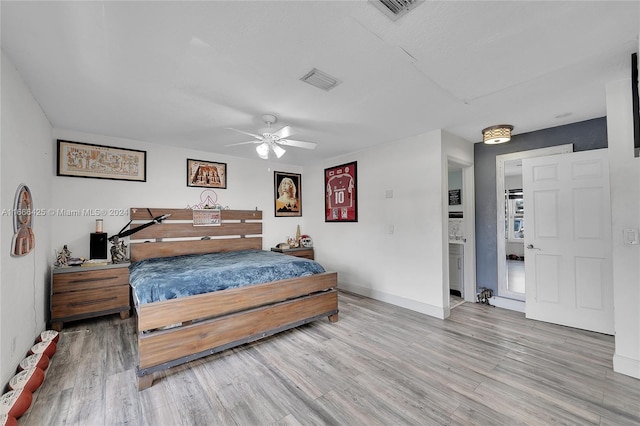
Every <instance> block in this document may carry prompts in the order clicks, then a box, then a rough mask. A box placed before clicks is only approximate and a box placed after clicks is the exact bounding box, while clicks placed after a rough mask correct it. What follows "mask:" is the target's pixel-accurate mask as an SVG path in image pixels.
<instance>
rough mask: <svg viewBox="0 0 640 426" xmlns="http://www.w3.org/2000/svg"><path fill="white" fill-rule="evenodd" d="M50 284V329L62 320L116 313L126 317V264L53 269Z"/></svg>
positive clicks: (54, 327) (63, 321)
mask: <svg viewBox="0 0 640 426" xmlns="http://www.w3.org/2000/svg"><path fill="white" fill-rule="evenodd" d="M52 275H53V276H52V280H51V282H52V285H51V328H52V329H54V330H56V331H60V330H62V327H63V325H64V323H65V322H68V321H75V320H79V319H84V318H92V317H97V316H102V315H107V314H114V313H119V314H120V318H122V319H125V318H129V313H130V309H131V306H130V304H129V291H130V290H129V263H117V264H109V265H106V266H88V267H82V268H55V269H53V272H52Z"/></svg>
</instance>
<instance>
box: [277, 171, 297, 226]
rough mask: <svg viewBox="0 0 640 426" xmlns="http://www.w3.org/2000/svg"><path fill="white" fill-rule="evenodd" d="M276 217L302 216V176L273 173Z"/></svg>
mask: <svg viewBox="0 0 640 426" xmlns="http://www.w3.org/2000/svg"><path fill="white" fill-rule="evenodd" d="M273 176H274V182H273V187H274V194H275V195H274V202H275V212H276V217H288V216H302V175H299V174H297V173H286V172H274V173H273Z"/></svg>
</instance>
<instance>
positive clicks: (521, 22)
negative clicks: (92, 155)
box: [0, 0, 640, 164]
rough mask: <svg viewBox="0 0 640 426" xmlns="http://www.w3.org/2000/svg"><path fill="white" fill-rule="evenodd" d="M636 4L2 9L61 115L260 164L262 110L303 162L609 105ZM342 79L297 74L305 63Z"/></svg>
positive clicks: (7, 47)
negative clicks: (308, 79)
mask: <svg viewBox="0 0 640 426" xmlns="http://www.w3.org/2000/svg"><path fill="white" fill-rule="evenodd" d="M638 5H639V3H638V2H636V1H623V2H615V1H585V2H579V1H567V2H556V1H554V2H552V1H536V2H525V1H429V0H427V1H426V2H425V3H423V4H421V5H419V6H418V7H417V8H415V9H414V10H413V11H411V12H410V13H408V14H407V15H405V16H404V17H402V18H400V19H399V20H397V21H395V22H393V21H391V20H390V19H388V18H387V17H386V16H385V15H383V14H382V13H381V12H380V11H379V10H378V9H377V8H376V7H374V6H373V5H372V4H370V2H368V1H365V0H360V1H302V0H300V1H195V2H184V1H176V2H173V1H160V2H150V1H138V2H112V1H87V2H10V1H2V2H1V3H0V7H1V10H0V13H1V19H2V33H1V37H2V50H3V51H4V53H5V54H6V55H7V56H8V57H9V58H11V60H12V61H13V63H14V64H15V66H16V67H17V68H18V70H19V72H20V74H21V75H22V76H23V78H24V80H25V82H26V84H27V85H28V86H29V87H30V89H31V91H32V93H33V94H34V96H35V98H36V99H37V101H38V102H39V104H40V105H41V107H42V109H43V110H44V112H45V113H46V115H47V116H48V118H49V120H50V121H51V124H52V125H53V126H54V127H57V128H62V129H72V130H78V131H82V132H89V133H95V134H103V135H109V136H116V137H123V138H129V139H136V140H142V141H147V142H153V143H159V144H168V145H177V146H183V147H187V148H193V149H199V150H203V151H210V152H215V153H222V154H226V155H233V156H240V157H251V158H255V157H256V153H255V150H254V149H253V145H240V146H234V147H227V146H226V145H228V144H232V143H235V142H241V141H245V140H248V139H250V138H248V137H247V136H244V135H242V134H239V133H235V132H232V131H230V130H227V129H225V128H226V127H234V128H238V129H242V130H244V131H249V132H256V131H258V130H259V129H260V128H262V127H264V123H263V122H262V121H261V115H262V114H263V113H273V114H275V115H276V116H278V118H279V121H278V123H276V125H275V126H274V127H275V128H279V127H281V126H283V125H290V126H292V127H293V128H294V130H295V135H294V136H292V138H294V139H299V140H304V141H312V142H317V143H318V147H317V148H316V150H314V151H308V150H303V149H299V148H288V150H287V154H286V155H285V156H284V157H283V158H282V159H281V160H279V161H281V162H286V163H290V164H308V163H309V162H311V161H314V160H316V159H319V158H331V157H335V156H337V155H341V154H344V153H348V152H352V151H357V150H361V149H365V148H367V147H369V146H373V145H378V144H382V143H387V142H391V141H394V140H398V139H401V138H405V137H409V136H413V135H417V134H421V133H424V132H428V131H431V130H434V129H444V130H446V131H448V132H450V133H452V134H454V135H458V136H460V137H462V138H464V139H466V140H468V141H469V142H471V143H473V142H478V141H480V139H481V130H482V129H483V128H484V127H487V126H490V125H494V124H501V123H509V124H512V125H514V127H515V129H514V134H518V133H524V132H529V131H534V130H538V129H542V128H548V127H554V126H559V125H562V124H567V123H573V122H577V121H582V120H586V119H591V118H596V117H602V116H604V115H605V114H606V111H605V84H606V83H607V82H609V81H612V80H617V79H620V78H628V77H629V75H630V55H631V53H632V52H635V51H637V50H638V28H639V25H638V18H639V15H640V14H639V11H638ZM314 67H315V68H319V69H320V70H322V71H324V72H327V73H329V74H331V75H333V76H335V77H337V78H338V79H339V80H341V81H342V83H341V84H340V85H339V86H337V87H336V88H334V89H333V90H331V91H328V92H327V91H323V90H320V89H317V88H315V87H312V86H310V85H308V84H305V83H303V82H301V81H300V78H301V77H302V76H303V75H305V74H306V73H307V72H308V71H310V70H311V69H312V68H314Z"/></svg>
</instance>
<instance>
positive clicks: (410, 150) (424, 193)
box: [305, 131, 472, 318]
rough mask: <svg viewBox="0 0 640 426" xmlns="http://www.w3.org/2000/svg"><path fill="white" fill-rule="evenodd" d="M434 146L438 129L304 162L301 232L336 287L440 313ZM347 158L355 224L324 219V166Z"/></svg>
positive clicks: (440, 229)
mask: <svg viewBox="0 0 640 426" xmlns="http://www.w3.org/2000/svg"><path fill="white" fill-rule="evenodd" d="M467 146H468V148H467V149H468V150H469V151H468V152H469V153H470V154H469V157H470V158H472V146H471V145H470V144H468V143H467ZM441 152H442V135H441V132H440V131H434V132H430V133H427V134H424V135H419V136H415V137H411V138H407V139H403V140H399V141H395V142H392V143H388V144H385V145H383V146H378V147H374V148H371V149H368V150H365V151H361V152H357V153H353V154H351V155H348V156H344V157H340V158H335V159H333V160H331V161H325V162H323V163H322V164H318V165H316V166H314V167H305V173H306V175H307V176H309V178H308V179H307V180H306V186H305V191H306V194H307V195H308V197H309V198H308V199H309V200H310V201H309V202H308V203H307V207H308V208H309V210H310V215H309V216H308V217H307V224H308V225H307V226H308V233H309V234H311V236H312V237H313V239H314V246H315V250H316V258H317V260H318V261H320V262H321V263H322V264H323V265H324V266H325V267H326V268H327V269H329V270H333V271H338V281H339V286H340V287H341V288H343V289H345V290H348V291H352V292H355V293H358V294H362V295H365V296H369V297H372V298H375V299H378V300H383V301H386V302H389V303H393V304H396V305H399V306H403V307H406V308H409V309H413V310H416V311H418V312H423V313H426V314H428V315H432V316H436V317H439V318H444V317H445V309H444V304H443V300H444V296H443V295H444V290H443V282H444V280H445V278H446V277H445V276H443V262H444V258H445V255H446V253H447V252H446V251H444V252H443V242H447V241H448V236H447V221H446V217H447V207H448V206H447V205H446V204H445V200H446V197H447V191H446V159H445V160H444V161H445V162H444V163H443V157H442V156H441V155H439V153H441ZM350 161H357V162H358V170H357V175H358V176H357V177H358V179H357V181H358V186H357V189H358V222H355V223H352V222H348V223H347V222H345V223H325V222H324V216H323V214H324V213H323V212H324V182H323V179H324V178H323V176H324V168H327V167H333V166H337V165H339V164H343V163H347V162H350ZM387 191H393V197H392V198H386V195H387ZM444 265H445V266H446V262H445V263H444ZM447 273H448V271H447Z"/></svg>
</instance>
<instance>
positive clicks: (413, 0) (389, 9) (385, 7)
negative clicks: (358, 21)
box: [369, 0, 424, 21]
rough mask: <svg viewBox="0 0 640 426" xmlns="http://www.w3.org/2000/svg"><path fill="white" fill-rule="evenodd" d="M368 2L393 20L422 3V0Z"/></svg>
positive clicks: (379, 0) (371, 0)
mask: <svg viewBox="0 0 640 426" xmlns="http://www.w3.org/2000/svg"><path fill="white" fill-rule="evenodd" d="M369 2H370V3H373V5H374V6H375V7H377V8H378V9H380V10H381V11H382V13H384V14H385V15H387V16H388V17H389V18H390V19H391V20H392V21H395V20H397V19H399V18H400V17H401V16H404V15H405V14H406V13H407V12H409V11H410V10H412V9H414V8H415V7H416V6H418V5H419V4H420V3H424V0H369Z"/></svg>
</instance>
